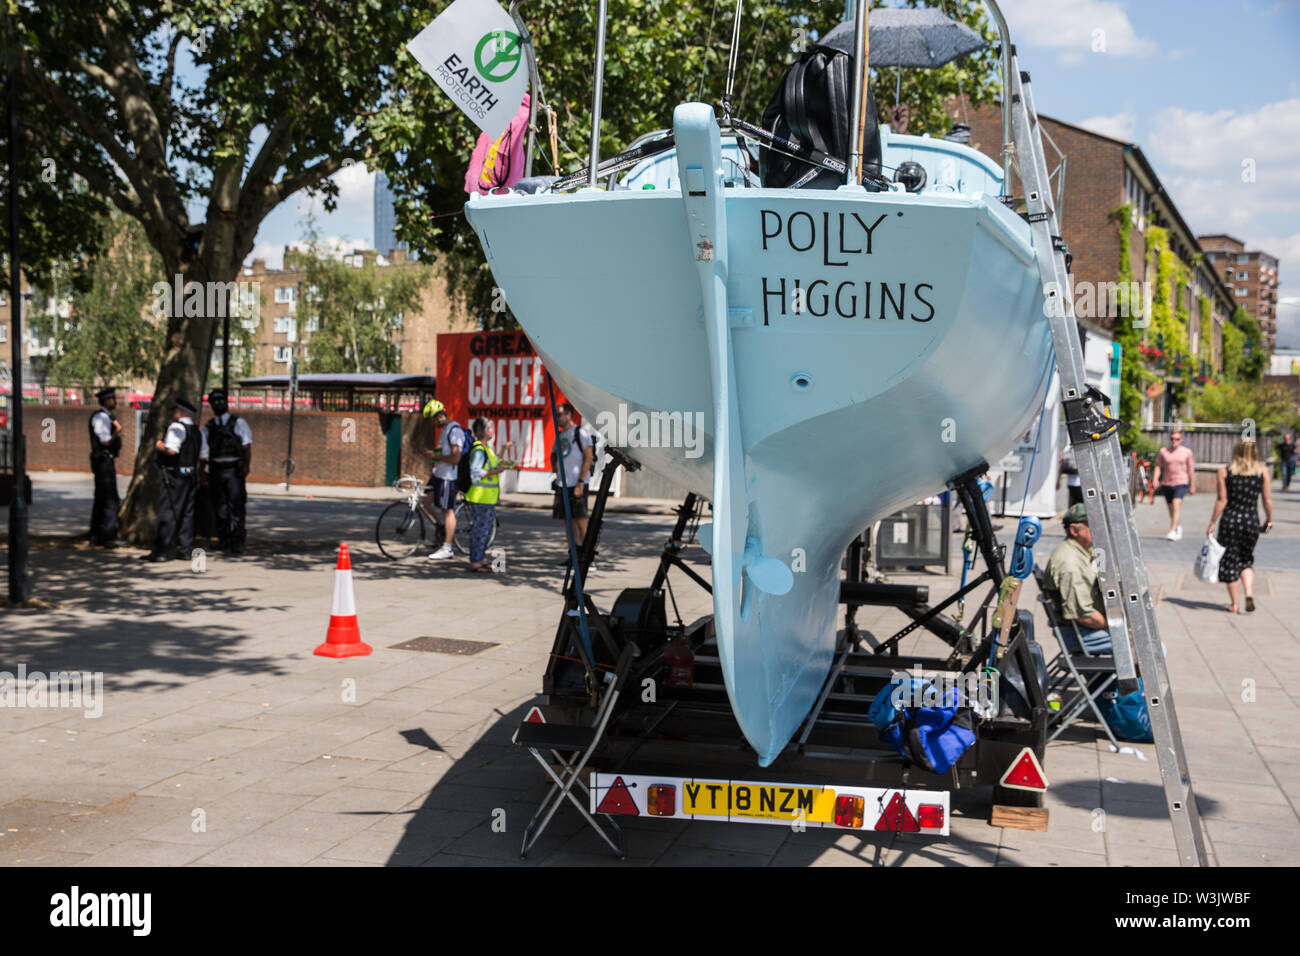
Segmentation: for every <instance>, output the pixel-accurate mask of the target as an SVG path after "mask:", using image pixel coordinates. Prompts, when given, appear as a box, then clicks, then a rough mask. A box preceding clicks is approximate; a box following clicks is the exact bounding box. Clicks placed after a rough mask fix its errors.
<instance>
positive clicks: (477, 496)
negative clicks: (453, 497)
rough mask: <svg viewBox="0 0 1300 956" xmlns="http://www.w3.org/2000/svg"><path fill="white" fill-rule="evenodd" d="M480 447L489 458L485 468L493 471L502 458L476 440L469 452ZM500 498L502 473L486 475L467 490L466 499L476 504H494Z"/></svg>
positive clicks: (471, 452) (472, 452)
mask: <svg viewBox="0 0 1300 956" xmlns="http://www.w3.org/2000/svg"><path fill="white" fill-rule="evenodd" d="M479 448H481V449H483V454H484V456H485V457H486V458H487V468H485V469H484V470H485V471H491V470H492V469H493V468H495V467H496V466H497V465H498V464H499V463H500V459H499V458H497V456H496V455H495V454H494V453H493V451H492V449H491V448H489V447H488V446H487V445H485V444H483V443H482V442H481V441H476V442H474V444H473V445H472V446H471V448H470V451H469V454H470V455H473V454H474V452H475V450H476V449H479ZM471 460H472V459H471ZM500 498H501V476H500V475H484V476H483V477H482V478H480V479H479V480H478V481H476V482H474V484H473V485H471V486H470V489H469V491H467V492H465V500H466V501H468V502H470V503H471V504H476V505H494V504H496V503H497V501H498V500H499V499H500Z"/></svg>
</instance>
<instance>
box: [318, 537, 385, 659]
mask: <svg viewBox="0 0 1300 956" xmlns="http://www.w3.org/2000/svg"><path fill="white" fill-rule="evenodd" d="M372 650H374V648H372V647H371V646H370V645H369V644H365V643H363V642H362V640H361V628H359V627H357V602H356V600H355V599H354V598H353V596H352V559H351V558H350V557H349V556H348V546H347V545H346V544H340V545H339V564H338V568H337V569H336V570H335V572H334V607H333V608H332V609H331V611H330V626H329V630H327V631H326V632H325V643H324V644H322V645H321V646H320V647H318V648H316V650H315V653H316V654H319V655H320V656H321V657H363V656H365V655H366V654H369V653H370V652H371V651H372Z"/></svg>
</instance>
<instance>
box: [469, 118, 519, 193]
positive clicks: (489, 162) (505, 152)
mask: <svg viewBox="0 0 1300 956" xmlns="http://www.w3.org/2000/svg"><path fill="white" fill-rule="evenodd" d="M528 105H529V104H528V94H527V93H525V94H524V102H523V105H521V106H520V107H519V109H518V110H517V111H516V112H515V118H514V119H512V120H511V121H510V125H509V126H508V127H506V131H505V132H504V133H502V134H501V135H500V136H498V137H497V138H496V139H493V140H489V139H488V136H487V133H479V135H478V142H477V143H476V144H475V145H474V155H473V156H471V157H470V161H469V169H467V170H466V171H465V192H467V193H475V192H476V193H480V194H486V193H490V192H491V191H492V190H494V189H500V188H503V187H508V186H513V185H514V184H515V183H517V182H519V180H521V179H523V178H524V147H525V146H526V145H527V143H528Z"/></svg>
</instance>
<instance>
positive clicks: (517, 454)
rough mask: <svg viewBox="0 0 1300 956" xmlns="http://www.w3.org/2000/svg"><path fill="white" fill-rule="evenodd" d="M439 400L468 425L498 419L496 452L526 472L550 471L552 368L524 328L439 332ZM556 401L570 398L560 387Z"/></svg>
mask: <svg viewBox="0 0 1300 956" xmlns="http://www.w3.org/2000/svg"><path fill="white" fill-rule="evenodd" d="M438 400H439V401H440V402H442V403H443V404H444V405H445V406H447V414H448V415H450V416H451V417H452V419H453V420H454V421H458V422H460V423H461V424H462V425H465V426H467V427H468V426H469V424H470V423H471V422H472V421H473V420H474V419H476V418H487V419H490V420H491V421H492V422H494V423H495V424H496V430H497V432H496V442H495V451H496V453H497V454H498V455H499V456H501V457H502V458H509V459H511V460H512V461H516V462H518V463H519V469H520V470H521V471H550V455H551V444H552V442H553V441H554V438H555V431H554V425H552V423H551V402H550V396H549V394H548V392H547V389H546V369H545V368H543V367H542V360H541V359H540V358H538V357H537V356H536V354H534V352H533V345H532V343H531V342H529V341H528V336H526V335H525V334H524V333H523V332H443V333H439V335H438ZM555 401H556V402H557V403H559V402H563V401H565V398H564V394H563V393H562V392H561V391H560V389H559V387H558V386H557V387H556V389H555Z"/></svg>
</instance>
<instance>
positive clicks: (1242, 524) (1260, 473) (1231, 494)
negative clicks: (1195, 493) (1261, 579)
mask: <svg viewBox="0 0 1300 956" xmlns="http://www.w3.org/2000/svg"><path fill="white" fill-rule="evenodd" d="M1268 484H1269V482H1268V474H1267V473H1266V472H1265V470H1264V467H1263V466H1262V465H1261V464H1260V463H1259V457H1258V454H1257V452H1256V449H1255V443H1254V442H1253V441H1239V442H1237V444H1236V447H1234V448H1233V449H1232V464H1230V465H1229V466H1228V467H1227V468H1220V469H1219V500H1218V501H1216V502H1215V503H1214V514H1213V516H1211V518H1210V529H1209V531H1207V532H1206V533H1207V534H1209V535H1214V524H1215V522H1216V521H1217V522H1219V533H1218V535H1217V536H1215V537H1216V538H1217V540H1218V542H1219V544H1221V545H1223V547H1224V552H1223V559H1222V560H1221V561H1220V562H1219V580H1220V581H1222V582H1223V583H1224V584H1226V585H1228V599H1229V601H1230V602H1231V606H1230V607H1229V608H1228V613H1229V614H1236V613H1237V581H1238V580H1240V581H1241V584H1242V587H1243V588H1245V591H1246V610H1247V611H1253V610H1255V567H1254V565H1255V542H1256V541H1257V540H1258V539H1259V533H1260V531H1267V530H1269V529H1270V528H1272V527H1273V499H1272V497H1271V496H1270V494H1269V488H1268ZM1261 497H1262V498H1263V499H1264V526H1263V527H1262V528H1261V527H1260V524H1259V511H1258V510H1257V502H1258V501H1259V499H1260V498H1261ZM1220 515H1222V516H1223V520H1222V521H1219V516H1220Z"/></svg>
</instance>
